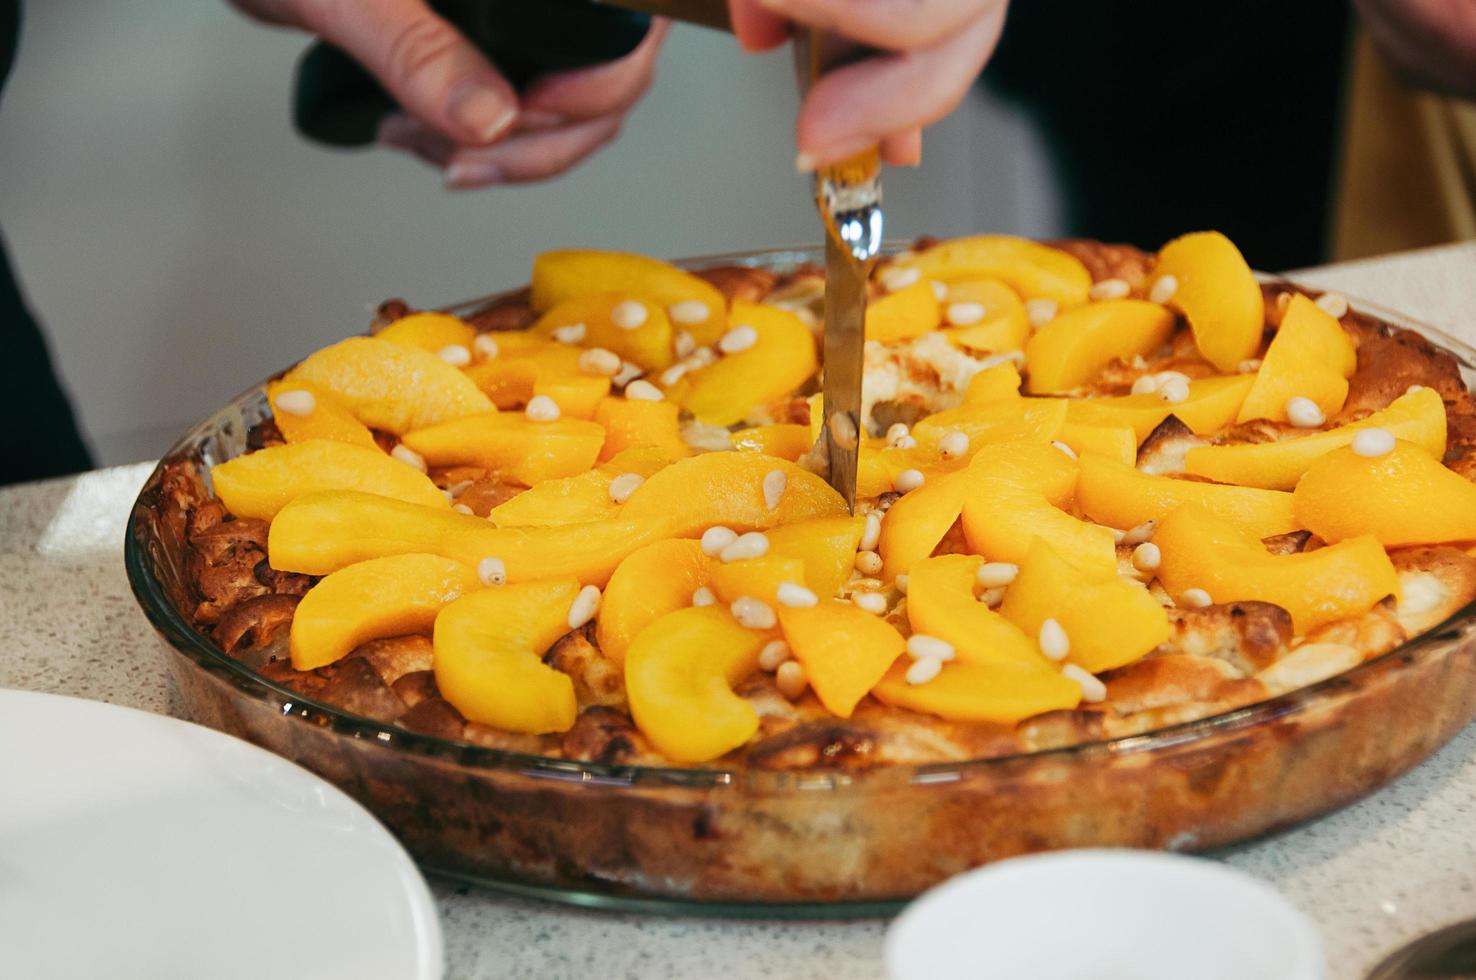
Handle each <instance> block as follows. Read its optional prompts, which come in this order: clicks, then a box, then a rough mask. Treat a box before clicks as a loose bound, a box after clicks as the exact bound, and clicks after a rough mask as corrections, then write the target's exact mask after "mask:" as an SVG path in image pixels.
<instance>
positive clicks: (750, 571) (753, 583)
mask: <svg viewBox="0 0 1476 980" xmlns="http://www.w3.org/2000/svg"><path fill="white" fill-rule="evenodd" d="M785 582H792V583H793V584H795V585H804V584H805V563H804V562H802V561H800V560H799V559H798V558H790V557H788V556H786V555H776V554H772V553H771V554H767V555H764V556H762V557H760V558H745V559H743V560H742V561H729V562H722V561H720V562H716V563H714V564H713V566H712V571H711V583H710V584H711V585H712V591H713V592H715V593H717V597H718V598H719V599H721V600H722V601H723V603H724V604H731V603H733V602H734V601H736V600H738V599H741V598H742V597H743V596H749V597H751V598H754V599H758V600H759V601H761V602H764V603H767V604H768V605H769V606H770V607H771V608H777V607H778V599H777V598H776V596H777V594H778V592H779V586H781V585H783V584H784V583H785Z"/></svg>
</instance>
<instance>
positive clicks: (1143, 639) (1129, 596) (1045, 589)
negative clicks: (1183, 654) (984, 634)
mask: <svg viewBox="0 0 1476 980" xmlns="http://www.w3.org/2000/svg"><path fill="white" fill-rule="evenodd" d="M999 612H1000V615H1001V616H1003V617H1004V618H1005V619H1008V620H1009V621H1010V622H1012V623H1014V624H1015V625H1016V626H1018V627H1019V628H1020V629H1021V630H1023V631H1024V632H1025V634H1026V635H1027V636H1031V637H1036V636H1039V634H1040V629H1041V625H1042V624H1043V623H1045V621H1046V620H1047V619H1054V620H1055V621H1056V622H1057V623H1059V624H1060V625H1061V627H1062V628H1063V629H1064V630H1065V631H1066V636H1067V638H1068V641H1069V643H1070V652H1069V654H1068V659H1069V660H1070V662H1071V663H1074V664H1076V665H1077V666H1079V667H1081V668H1082V669H1084V670H1087V671H1090V672H1091V673H1093V674H1097V673H1101V672H1102V671H1104V670H1111V669H1113V668H1114V667H1121V666H1122V665H1123V664H1128V663H1132V662H1133V661H1134V660H1137V659H1138V658H1139V657H1141V656H1143V655H1144V654H1146V653H1148V652H1149V651H1150V650H1152V649H1153V648H1154V647H1156V646H1158V645H1159V644H1160V643H1163V642H1164V641H1165V640H1167V639H1168V638H1169V633H1170V629H1169V622H1168V615H1167V614H1166V613H1165V612H1164V610H1163V607H1162V606H1160V605H1159V604H1158V600H1156V599H1154V598H1153V596H1152V595H1151V594H1150V593H1149V592H1148V590H1147V589H1142V588H1139V587H1137V586H1135V585H1132V584H1130V583H1128V582H1124V581H1123V580H1122V579H1120V578H1118V577H1117V573H1116V570H1111V569H1110V570H1106V571H1086V570H1083V569H1081V568H1079V567H1077V566H1076V565H1073V564H1072V563H1071V562H1069V561H1067V560H1066V559H1065V558H1064V557H1062V556H1061V555H1060V554H1058V553H1057V552H1056V550H1055V549H1054V548H1052V547H1051V546H1050V545H1048V544H1046V543H1045V542H1044V541H1042V540H1039V539H1037V540H1036V541H1035V543H1034V544H1032V545H1031V547H1030V550H1029V551H1028V552H1027V553H1026V555H1025V560H1024V561H1023V562H1022V563H1021V564H1020V574H1019V575H1018V576H1017V577H1016V578H1015V581H1014V582H1012V583H1011V584H1010V587H1009V588H1008V589H1006V590H1005V597H1004V602H1003V603H1002V604H1001V605H1000V607H999Z"/></svg>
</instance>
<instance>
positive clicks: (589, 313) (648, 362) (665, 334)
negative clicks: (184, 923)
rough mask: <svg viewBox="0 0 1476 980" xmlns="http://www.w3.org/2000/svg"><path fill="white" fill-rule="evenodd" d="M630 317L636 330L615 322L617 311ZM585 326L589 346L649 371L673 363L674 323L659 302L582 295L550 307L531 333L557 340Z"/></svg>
mask: <svg viewBox="0 0 1476 980" xmlns="http://www.w3.org/2000/svg"><path fill="white" fill-rule="evenodd" d="M617 309H618V310H619V315H621V316H628V317H630V319H629V320H628V321H626V322H632V323H634V322H636V321H639V322H638V324H637V325H636V326H634V327H622V326H620V325H618V324H617V323H616V322H615V317H616V315H617V314H616V311H617ZM576 324H583V326H584V337H583V339H582V340H580V341H579V342H580V343H581V344H583V345H585V346H586V347H603V348H605V349H606V350H610V351H614V352H615V353H616V354H619V355H620V356H621V357H622V358H623V359H625V360H627V361H631V362H633V363H635V364H639V365H640V366H641V367H643V368H645V369H646V370H647V371H660V370H661V369H662V368H665V367H667V366H669V365H670V364H671V361H672V352H671V337H672V327H671V320H669V319H668V318H667V316H666V310H665V309H663V308H662V307H661V305H660V304H659V303H654V302H650V301H648V300H644V299H638V298H635V297H632V296H630V295H628V294H622V293H582V294H580V295H578V296H570V297H568V298H567V299H563V300H560V301H559V302H557V303H555V304H554V305H553V306H552V307H550V308H549V309H548V310H547V311H546V312H545V313H544V314H543V315H542V316H540V317H539V318H538V322H537V323H535V324H533V326H532V328H531V329H532V331H533V333H534V335H536V336H539V337H556V336H558V335H557V334H556V333H555V331H558V330H560V329H561V328H567V327H572V326H574V325H576Z"/></svg>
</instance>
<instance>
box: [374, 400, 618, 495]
mask: <svg viewBox="0 0 1476 980" xmlns="http://www.w3.org/2000/svg"><path fill="white" fill-rule="evenodd" d="M403 441H404V443H405V445H407V446H409V447H410V448H411V449H413V450H415V451H416V452H417V453H420V455H422V456H424V457H425V458H426V461H427V462H429V463H430V464H431V465H432V466H481V467H485V468H486V469H489V470H492V471H494V472H496V473H498V474H499V475H501V476H503V477H505V478H507V479H508V480H511V481H513V482H514V483H521V484H522V485H524V486H528V487H531V486H533V485H534V484H535V483H539V482H541V481H543V480H555V479H558V478H559V477H564V476H573V475H574V474H576V473H583V472H584V471H585V470H587V469H589V468H590V467H592V466H594V464H595V460H596V459H598V458H599V455H600V447H601V446H602V445H604V442H605V430H604V428H602V427H601V426H599V425H598V424H596V423H594V422H586V421H584V420H582V419H565V418H560V419H555V420H554V421H552V422H535V421H533V420H531V419H529V418H527V417H525V416H523V415H522V414H520V413H509V412H503V413H489V414H487V415H473V416H470V417H468V418H464V419H455V420H453V421H450V422H442V423H441V424H440V425H433V426H429V427H427V428H424V429H416V430H414V431H412V432H407V433H405V435H404V437H403Z"/></svg>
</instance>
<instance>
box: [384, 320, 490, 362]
mask: <svg viewBox="0 0 1476 980" xmlns="http://www.w3.org/2000/svg"><path fill="white" fill-rule="evenodd" d="M374 336H376V337H378V338H379V339H380V340H387V341H389V342H390V343H392V344H406V345H408V346H410V347H419V348H421V349H422V350H428V351H430V352H431V353H432V354H439V353H440V352H441V351H443V350H445V349H446V348H447V347H465V348H466V349H467V353H468V354H470V353H471V345H472V341H473V340H475V339H476V337H477V332H476V330H474V329H473V328H472V326H471V324H469V323H467V322H466V321H465V320H463V319H461V317H459V316H453V315H451V314H450V313H437V312H435V311H433V310H425V311H422V312H419V313H407V314H406V315H405V316H402V317H400V318H399V319H398V320H396V321H395V322H394V323H391V324H390V325H389V326H387V327H385V328H384V329H383V330H381V331H379V332H378V333H376V334H375V335H374Z"/></svg>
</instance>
